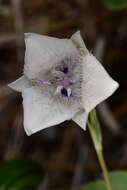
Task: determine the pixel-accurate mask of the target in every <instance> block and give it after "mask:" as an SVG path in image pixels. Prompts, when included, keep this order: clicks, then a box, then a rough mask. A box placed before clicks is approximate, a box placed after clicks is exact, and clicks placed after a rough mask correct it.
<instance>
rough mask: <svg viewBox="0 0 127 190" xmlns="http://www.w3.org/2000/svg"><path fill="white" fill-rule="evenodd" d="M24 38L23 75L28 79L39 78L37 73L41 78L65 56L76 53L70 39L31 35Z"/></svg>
mask: <svg viewBox="0 0 127 190" xmlns="http://www.w3.org/2000/svg"><path fill="white" fill-rule="evenodd" d="M25 36H26V37H25V43H26V52H25V66H24V73H25V74H26V76H28V77H29V78H36V77H39V73H40V76H42V75H43V73H45V72H46V71H47V72H48V70H49V69H51V68H52V67H53V66H54V65H55V64H57V63H58V62H60V61H61V60H62V59H64V58H65V57H66V56H69V55H74V54H75V53H76V52H78V50H77V48H76V47H75V45H74V44H73V42H72V40H70V39H58V38H53V37H48V36H44V35H38V34H33V33H28V34H26V35H25Z"/></svg>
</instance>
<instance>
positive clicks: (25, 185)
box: [0, 158, 43, 190]
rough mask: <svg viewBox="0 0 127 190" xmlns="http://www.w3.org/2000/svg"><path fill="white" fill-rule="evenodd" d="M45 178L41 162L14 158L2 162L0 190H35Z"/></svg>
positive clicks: (0, 165) (0, 166)
mask: <svg viewBox="0 0 127 190" xmlns="http://www.w3.org/2000/svg"><path fill="white" fill-rule="evenodd" d="M42 179H43V170H42V167H41V165H40V164H39V163H37V162H35V161H33V160H30V159H21V158H20V159H14V160H9V161H5V162H3V163H1V164H0V190H33V189H35V188H36V187H37V185H39V183H40V182H41V181H42Z"/></svg>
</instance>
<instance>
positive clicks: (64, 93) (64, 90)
mask: <svg viewBox="0 0 127 190" xmlns="http://www.w3.org/2000/svg"><path fill="white" fill-rule="evenodd" d="M61 94H63V95H64V96H66V97H68V93H67V89H66V88H64V87H63V88H62V89H61Z"/></svg>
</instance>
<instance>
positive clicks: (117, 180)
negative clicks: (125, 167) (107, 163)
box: [82, 171, 127, 190]
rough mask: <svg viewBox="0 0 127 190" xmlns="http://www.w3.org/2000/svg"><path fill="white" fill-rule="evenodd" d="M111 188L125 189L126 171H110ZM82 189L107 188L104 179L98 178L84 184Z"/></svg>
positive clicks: (105, 189) (102, 189)
mask: <svg viewBox="0 0 127 190" xmlns="http://www.w3.org/2000/svg"><path fill="white" fill-rule="evenodd" d="M110 179H111V182H112V189H113V190H127V171H117V172H111V173H110ZM82 190H107V188H106V184H105V182H104V180H98V181H95V182H92V183H89V184H87V185H85V186H84V187H83V188H82Z"/></svg>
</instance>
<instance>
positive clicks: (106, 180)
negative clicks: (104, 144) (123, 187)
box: [97, 151, 112, 190]
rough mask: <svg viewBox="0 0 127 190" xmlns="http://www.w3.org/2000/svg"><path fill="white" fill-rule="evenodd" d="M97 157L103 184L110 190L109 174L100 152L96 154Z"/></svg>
mask: <svg viewBox="0 0 127 190" xmlns="http://www.w3.org/2000/svg"><path fill="white" fill-rule="evenodd" d="M97 155H98V160H99V163H100V166H101V168H102V171H103V176H104V179H105V183H106V185H107V189H108V190H112V184H111V181H110V178H109V174H108V170H107V167H106V163H105V160H104V156H103V152H102V151H100V152H97Z"/></svg>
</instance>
